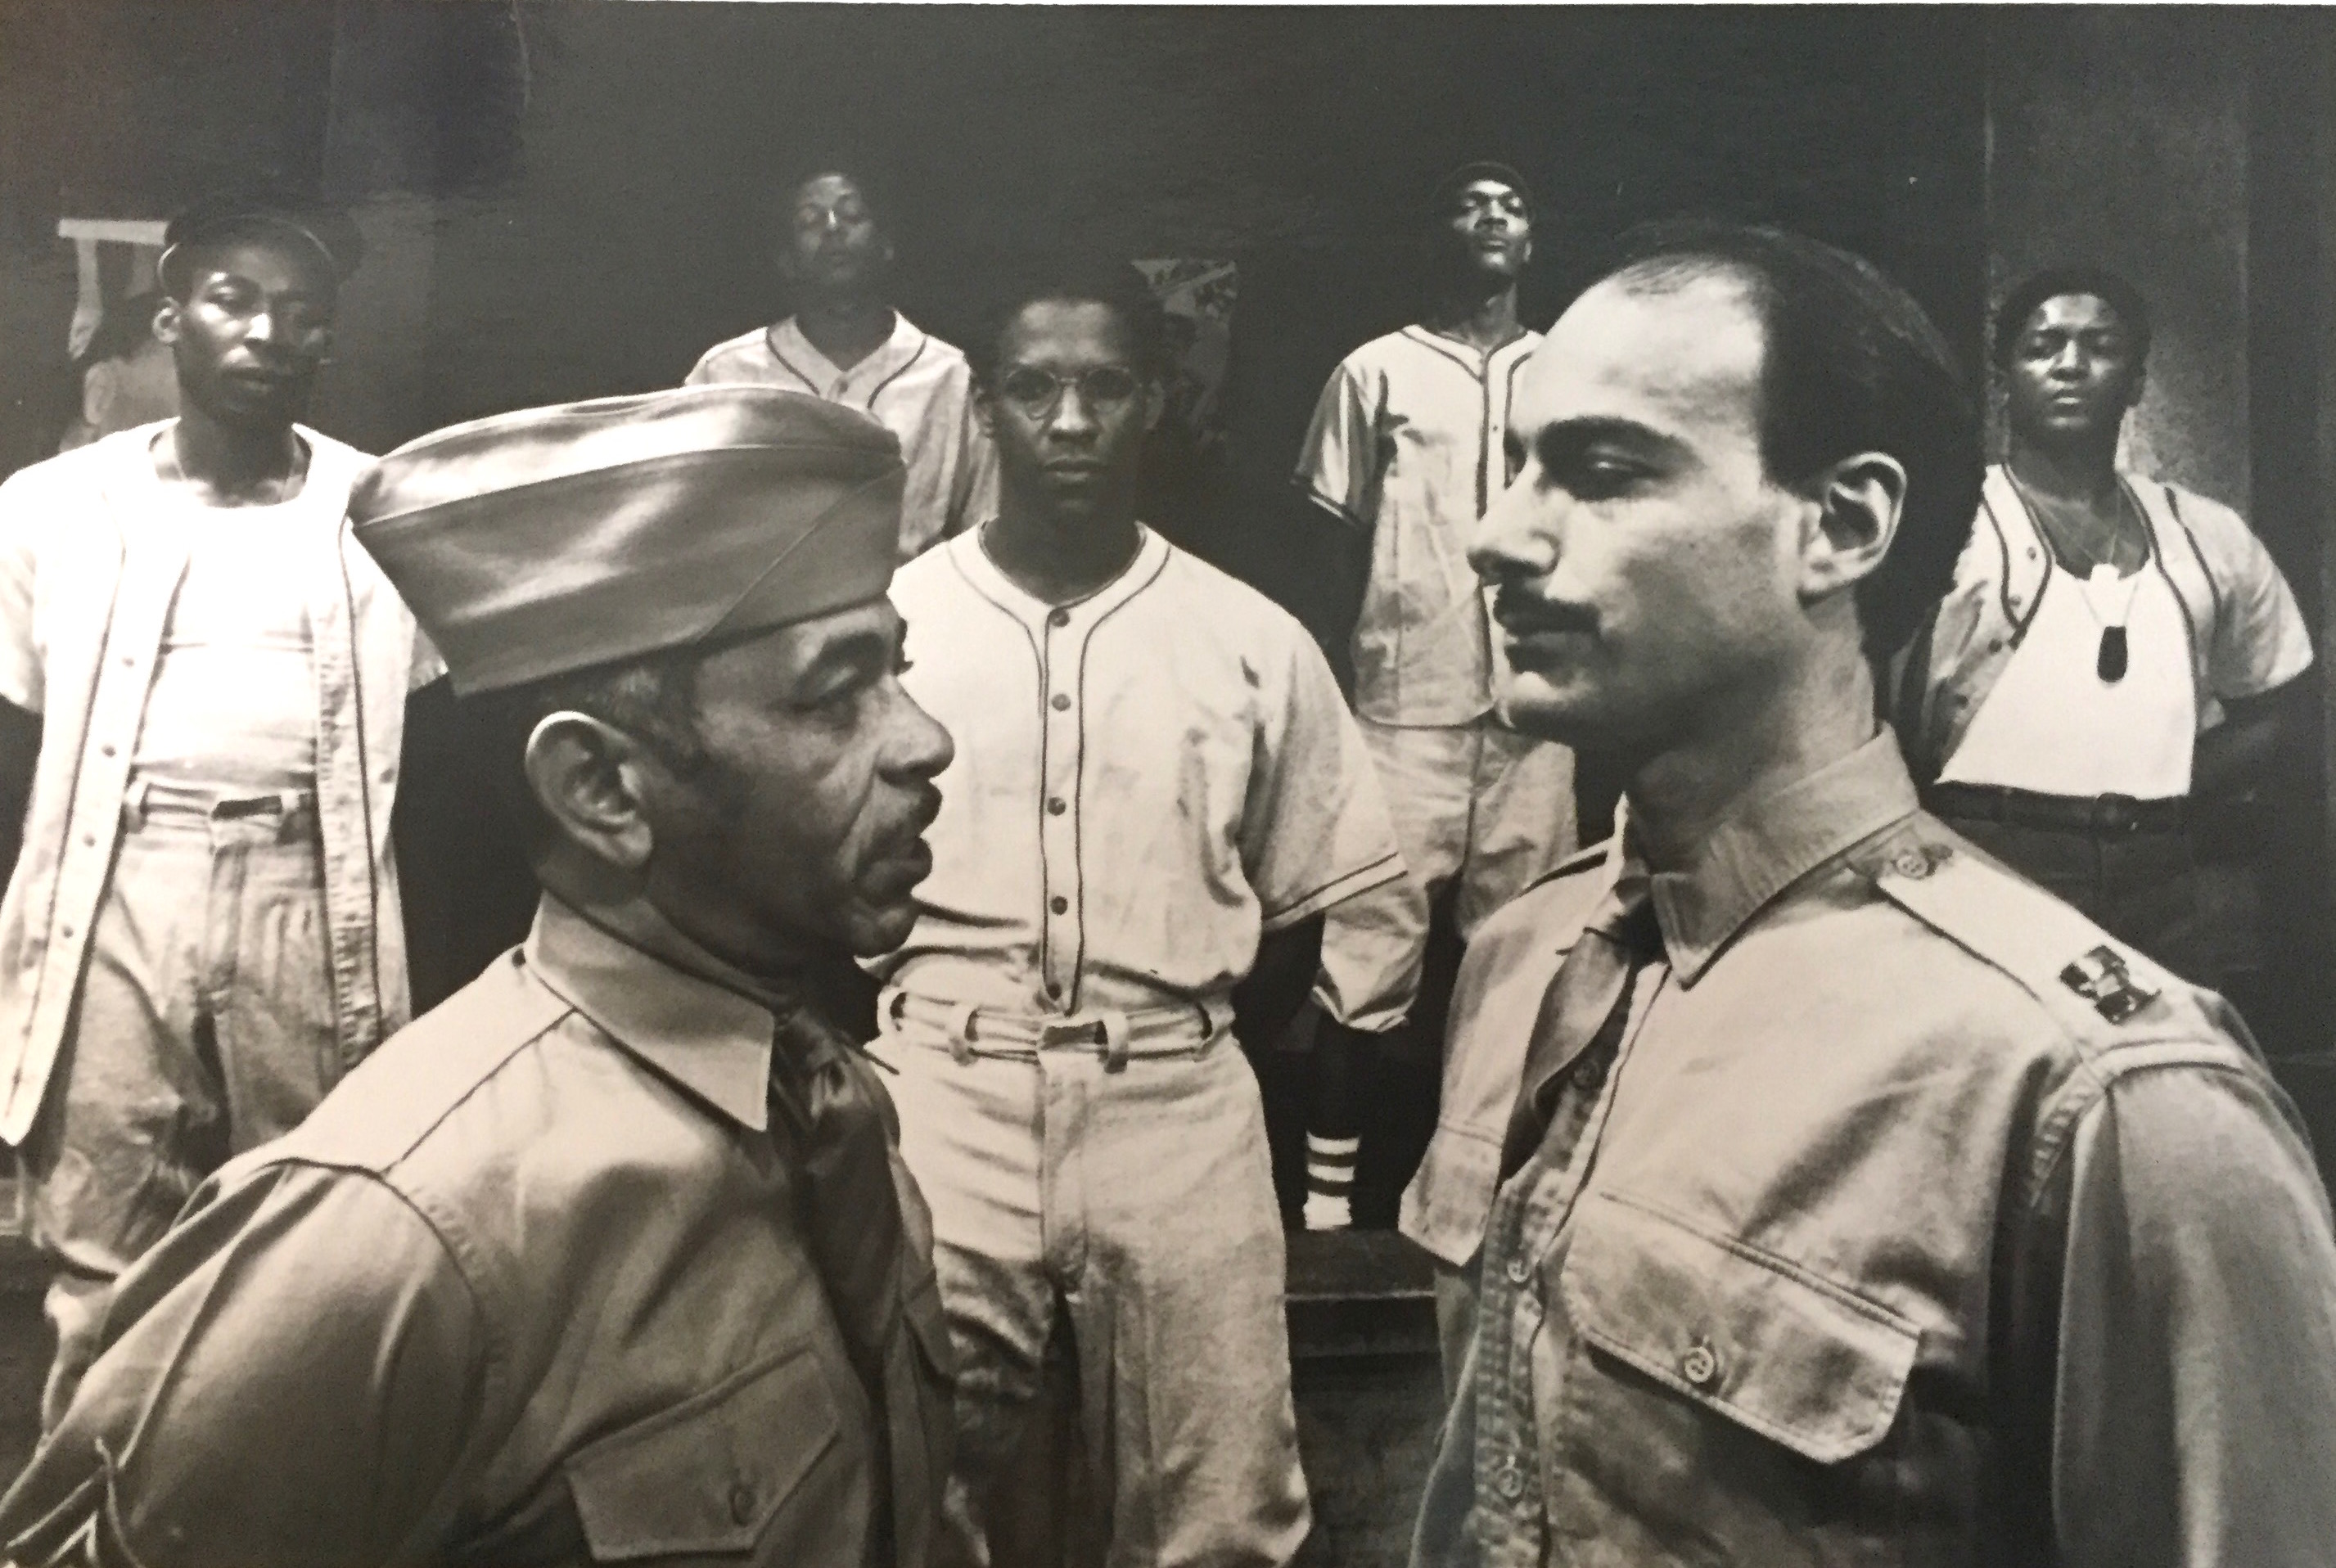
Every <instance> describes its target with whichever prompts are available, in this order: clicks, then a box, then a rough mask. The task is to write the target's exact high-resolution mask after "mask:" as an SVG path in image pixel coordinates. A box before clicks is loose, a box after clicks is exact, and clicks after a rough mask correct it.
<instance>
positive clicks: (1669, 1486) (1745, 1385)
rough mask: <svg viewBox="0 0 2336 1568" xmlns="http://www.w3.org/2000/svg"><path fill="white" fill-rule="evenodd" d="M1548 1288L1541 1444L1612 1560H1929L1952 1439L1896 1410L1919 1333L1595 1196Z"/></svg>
mask: <svg viewBox="0 0 2336 1568" xmlns="http://www.w3.org/2000/svg"><path fill="white" fill-rule="evenodd" d="M1560 1290H1561V1292H1562V1300H1563V1304H1564V1308H1565V1312H1566V1315H1567V1317H1568V1318H1569V1319H1570V1320H1572V1325H1573V1329H1574V1336H1573V1339H1574V1349H1573V1351H1572V1359H1571V1361H1570V1363H1569V1364H1568V1366H1567V1367H1566V1369H1565V1373H1564V1380H1563V1384H1562V1401H1561V1408H1562V1416H1561V1417H1560V1420H1561V1423H1562V1428H1563V1429H1562V1431H1561V1432H1559V1433H1556V1434H1552V1435H1551V1436H1554V1437H1556V1438H1557V1442H1556V1443H1555V1445H1554V1447H1555V1448H1556V1449H1557V1451H1558V1454H1559V1456H1560V1458H1559V1463H1560V1464H1561V1466H1563V1468H1564V1469H1565V1470H1566V1471H1567V1472H1568V1474H1569V1476H1570V1478H1571V1480H1572V1482H1573V1483H1574V1484H1577V1485H1580V1486H1582V1488H1583V1491H1582V1493H1580V1494H1579V1495H1576V1496H1575V1498H1574V1501H1575V1502H1576V1503H1577V1504H1579V1505H1581V1506H1582V1507H1583V1509H1584V1510H1585V1512H1586V1513H1587V1514H1593V1515H1595V1516H1597V1517H1598V1518H1599V1519H1600V1521H1601V1536H1602V1537H1603V1538H1604V1541H1603V1544H1605V1545H1607V1546H1611V1547H1612V1548H1614V1549H1615V1550H1617V1551H1618V1552H1619V1553H1621V1554H1620V1555H1617V1556H1615V1557H1614V1558H1613V1559H1612V1560H1613V1561H1615V1562H1618V1563H1620V1562H1641V1561H1647V1562H1676V1561H1682V1560H1684V1561H1690V1562H1699V1561H1708V1562H1714V1563H1720V1562H1727V1563H1777V1564H1792V1563H1904V1562H1915V1561H1929V1560H1930V1558H1929V1556H1928V1554H1927V1553H1929V1552H1930V1551H1932V1550H1934V1549H1935V1548H1936V1547H1937V1546H1938V1545H1940V1544H1942V1541H1941V1539H1940V1537H1941V1534H1942V1531H1943V1532H1944V1534H1947V1535H1952V1534H1954V1533H1955V1530H1956V1524H1955V1521H1956V1520H1958V1519H1967V1517H1968V1513H1967V1507H1968V1504H1969V1502H1970V1498H1969V1495H1968V1477H1969V1469H1968V1466H1969V1463H1970V1461H1971V1457H1972V1455H1971V1448H1970V1445H1969V1443H1968V1441H1966V1440H1965V1439H1966V1436H1967V1435H1964V1434H1961V1433H1960V1432H1959V1431H1957V1430H1955V1429H1952V1427H1949V1428H1946V1429H1942V1428H1940V1427H1938V1426H1937V1425H1936V1424H1935V1423H1930V1422H1917V1421H1914V1420H1913V1419H1912V1418H1911V1415H1909V1418H1908V1419H1905V1420H1902V1414H1904V1413H1905V1412H1904V1411H1903V1407H1904V1406H1905V1404H1906V1398H1907V1388H1908V1384H1909V1380H1910V1378H1912V1375H1913V1368H1914V1363H1915V1356H1916V1352H1917V1350H1918V1349H1920V1346H1921V1340H1922V1336H1921V1333H1920V1330H1919V1329H1917V1328H1916V1327H1915V1326H1914V1325H1913V1323H1911V1322H1909V1321H1908V1320H1905V1319H1904V1318H1903V1317H1901V1316H1900V1315H1898V1314H1897V1313H1895V1312H1893V1311H1891V1310H1888V1309H1887V1308H1884V1307H1882V1306H1880V1305H1878V1304H1876V1303H1874V1302H1873V1301H1870V1300H1865V1299H1864V1297H1862V1296H1860V1295H1858V1294H1857V1293H1855V1292H1854V1291H1853V1290H1848V1289H1846V1288H1844V1287H1843V1286H1841V1285H1839V1284H1836V1283H1835V1282H1833V1281H1827V1280H1825V1279H1821V1278H1819V1277H1817V1276H1816V1275H1815V1274H1813V1273H1811V1272H1809V1271H1806V1270H1805V1269H1802V1268H1800V1267H1798V1266H1796V1265H1795V1264H1794V1263H1792V1262H1790V1261H1787V1260H1785V1259H1781V1258H1778V1257H1776V1256H1774V1255H1772V1254H1769V1253H1767V1252H1764V1251H1759V1250H1757V1249H1755V1248H1752V1247H1748V1246H1747V1245H1745V1244H1744V1243H1742V1242H1737V1241H1733V1240H1729V1239H1726V1238H1722V1237H1718V1236H1715V1235H1710V1234H1707V1233H1705V1232H1703V1231H1701V1230H1698V1229H1697V1228H1695V1227H1694V1226H1692V1225H1690V1224H1689V1223H1687V1222H1682V1221H1681V1220H1679V1219H1678V1218H1675V1217H1673V1216H1671V1215H1670V1214H1668V1213H1664V1212H1662V1211H1660V1209H1657V1208H1655V1207H1652V1206H1650V1205H1645V1204H1642V1203H1638V1202H1635V1201H1633V1200H1631V1199H1629V1198H1626V1197H1620V1196H1616V1195H1614V1194H1611V1193H1600V1194H1595V1195H1592V1196H1590V1197H1587V1198H1585V1199H1584V1200H1583V1203H1582V1209H1581V1211H1580V1212H1579V1213H1577V1215H1576V1218H1575V1223H1574V1231H1573V1235H1572V1241H1571V1242H1570V1244H1569V1247H1568V1250H1567V1253H1566V1257H1565V1261H1564V1264H1563V1266H1562V1271H1561V1275H1560ZM1641 1533H1644V1534H1641ZM1634 1541H1635V1544H1633V1542H1634ZM1924 1543H1927V1544H1924ZM1632 1553H1637V1555H1633V1554H1632ZM1585 1561H1590V1562H1604V1561H1607V1559H1606V1558H1604V1557H1600V1556H1598V1555H1596V1553H1592V1554H1591V1556H1590V1557H1589V1558H1587V1559H1585Z"/></svg>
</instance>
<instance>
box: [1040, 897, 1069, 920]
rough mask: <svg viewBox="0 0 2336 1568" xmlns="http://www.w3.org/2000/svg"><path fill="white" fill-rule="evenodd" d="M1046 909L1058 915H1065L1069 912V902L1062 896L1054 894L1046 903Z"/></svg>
mask: <svg viewBox="0 0 2336 1568" xmlns="http://www.w3.org/2000/svg"><path fill="white" fill-rule="evenodd" d="M1046 907H1047V908H1048V909H1050V910H1052V911H1055V912H1056V914H1058V915H1066V914H1068V913H1070V912H1071V901H1070V900H1068V899H1066V898H1065V897H1064V896H1063V895H1062V894H1060V893H1056V895H1055V896H1054V897H1053V898H1051V899H1048V900H1047V901H1046Z"/></svg>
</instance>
